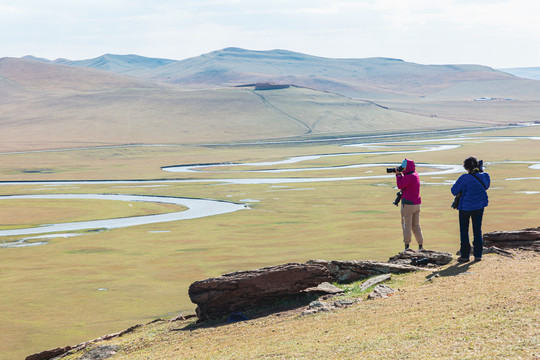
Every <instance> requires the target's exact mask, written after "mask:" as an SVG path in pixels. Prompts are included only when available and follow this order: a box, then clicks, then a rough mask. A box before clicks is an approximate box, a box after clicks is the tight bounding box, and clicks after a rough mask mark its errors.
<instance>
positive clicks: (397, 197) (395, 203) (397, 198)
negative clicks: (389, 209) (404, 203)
mask: <svg viewBox="0 0 540 360" xmlns="http://www.w3.org/2000/svg"><path fill="white" fill-rule="evenodd" d="M402 196H403V194H402V193H401V191H398V193H397V194H396V200H394V202H393V203H392V204H394V205H396V206H398V205H399V202H400V201H401V197H402Z"/></svg>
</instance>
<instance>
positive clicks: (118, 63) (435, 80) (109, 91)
mask: <svg viewBox="0 0 540 360" xmlns="http://www.w3.org/2000/svg"><path fill="white" fill-rule="evenodd" d="M57 62H58V61H57ZM57 62H51V61H46V60H44V59H37V58H30V57H26V58H24V59H14V58H2V59H0V95H2V100H1V101H0V126H1V127H2V142H1V144H2V145H1V146H0V149H1V150H2V151H22V150H30V149H53V148H66V147H68V148H71V147H81V146H98V145H117V144H128V143H129V144H131V143H141V144H148V143H189V144H197V143H209V142H212V143H221V142H238V141H247V140H265V139H271V138H290V137H303V136H310V137H312V136H334V135H339V136H342V135H344V134H355V135H357V134H366V133H388V132H401V131H411V130H412V131H416V130H421V129H447V128H462V127H470V126H483V125H490V126H491V125H497V124H508V123H515V122H525V121H526V122H531V121H537V120H538V115H537V114H538V113H540V99H539V97H540V95H539V94H540V81H535V80H527V79H522V78H519V77H515V76H513V75H510V74H507V73H504V72H501V71H496V70H493V69H491V68H488V67H484V66H479V65H448V66H431V65H419V64H413V63H408V62H405V61H402V60H396V59H385V58H371V59H327V58H320V57H314V56H309V55H304V54H299V53H294V52H290V51H284V50H273V51H250V50H243V49H238V48H227V49H224V50H219V51H215V52H212V53H209V54H205V55H201V56H199V57H195V58H191V59H186V60H183V61H172V60H164V59H151V58H143V57H137V56H131V55H125V56H118V55H104V56H102V57H99V58H96V59H91V60H86V61H78V62H69V61H66V62H65V63H69V64H70V65H62V64H58V63H57ZM103 69H107V71H104V70H103ZM262 82H264V83H277V84H286V85H288V84H292V85H294V86H289V87H287V86H282V87H281V88H279V89H273V90H262V89H264V88H265V87H256V86H254V85H255V84H257V83H262ZM476 98H489V99H491V100H492V101H484V102H475V101H474V99H476Z"/></svg>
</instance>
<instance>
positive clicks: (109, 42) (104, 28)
mask: <svg viewBox="0 0 540 360" xmlns="http://www.w3.org/2000/svg"><path fill="white" fill-rule="evenodd" d="M226 47H241V48H245V49H250V50H272V49H285V50H291V51H296V52H301V53H305V54H310V55H316V56H323V57H329V58H367V57H390V58H398V59H403V60H405V61H410V62H415V63H420V64H481V65H487V66H491V67H493V68H510V67H532V66H534V67H540V1H538V0H0V57H5V56H10V57H21V56H24V55H34V56H37V57H43V58H47V59H51V60H54V59H56V58H67V59H71V60H82V59H89V58H94V57H97V56H100V55H103V54H106V53H112V54H122V55H124V54H137V55H142V56H148V57H161V58H168V59H174V60H183V59H186V58H189V57H194V56H199V55H201V54H204V53H208V52H211V51H214V50H219V49H223V48H226Z"/></svg>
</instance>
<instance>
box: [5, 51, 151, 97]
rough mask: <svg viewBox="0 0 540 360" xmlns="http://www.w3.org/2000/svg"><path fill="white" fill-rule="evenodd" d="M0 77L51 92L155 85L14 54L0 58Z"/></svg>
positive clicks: (32, 88) (30, 87) (29, 87)
mask: <svg viewBox="0 0 540 360" xmlns="http://www.w3.org/2000/svg"><path fill="white" fill-rule="evenodd" d="M0 78H4V79H6V80H8V81H10V82H12V83H15V84H18V85H20V86H23V87H25V88H28V89H31V90H40V91H55V92H57V91H66V90H70V91H99V90H108V89H109V90H110V89H118V88H141V87H142V88H148V87H156V85H153V84H151V83H149V82H146V81H143V80H139V79H134V78H129V77H125V76H121V75H117V74H114V73H109V72H104V71H99V70H94V69H88V68H77V67H72V66H64V65H56V64H48V63H43V62H39V61H33V60H25V59H15V58H1V59H0Z"/></svg>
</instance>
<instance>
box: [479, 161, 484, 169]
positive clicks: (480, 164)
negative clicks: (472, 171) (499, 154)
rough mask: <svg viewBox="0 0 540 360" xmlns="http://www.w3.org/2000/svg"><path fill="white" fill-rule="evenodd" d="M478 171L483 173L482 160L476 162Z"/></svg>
mask: <svg viewBox="0 0 540 360" xmlns="http://www.w3.org/2000/svg"><path fill="white" fill-rule="evenodd" d="M478 170H480V171H479V172H484V160H480V161H478Z"/></svg>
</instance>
